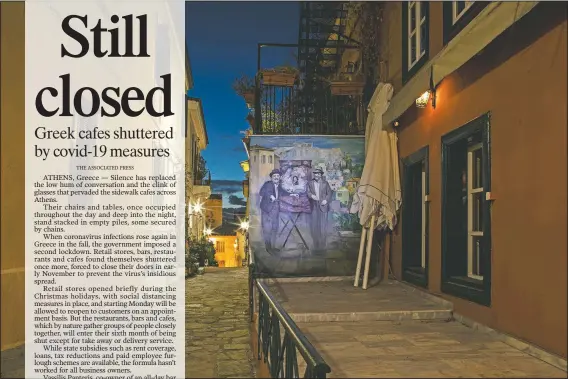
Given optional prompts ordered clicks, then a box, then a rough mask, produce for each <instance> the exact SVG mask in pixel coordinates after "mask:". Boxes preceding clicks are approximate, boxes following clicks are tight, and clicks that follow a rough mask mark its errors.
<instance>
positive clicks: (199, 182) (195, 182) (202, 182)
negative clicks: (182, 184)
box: [193, 178, 211, 186]
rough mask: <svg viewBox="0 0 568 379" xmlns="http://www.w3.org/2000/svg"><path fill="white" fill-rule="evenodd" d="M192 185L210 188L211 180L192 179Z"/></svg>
mask: <svg viewBox="0 0 568 379" xmlns="http://www.w3.org/2000/svg"><path fill="white" fill-rule="evenodd" d="M193 185H194V186H210V185H211V179H210V178H203V179H194V180H193Z"/></svg>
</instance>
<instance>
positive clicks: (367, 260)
mask: <svg viewBox="0 0 568 379" xmlns="http://www.w3.org/2000/svg"><path fill="white" fill-rule="evenodd" d="M374 232H375V215H373V216H372V217H371V225H370V226H369V238H368V240H367V255H366V256H365V271H364V273H363V289H364V290H366V289H367V283H368V281H369V266H370V265H371V250H372V249H373V233H374Z"/></svg>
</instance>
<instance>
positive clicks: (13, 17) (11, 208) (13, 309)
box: [0, 2, 25, 350]
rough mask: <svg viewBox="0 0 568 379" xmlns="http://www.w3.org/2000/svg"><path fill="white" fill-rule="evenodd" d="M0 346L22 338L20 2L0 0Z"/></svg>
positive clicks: (20, 341) (6, 346)
mask: <svg viewBox="0 0 568 379" xmlns="http://www.w3.org/2000/svg"><path fill="white" fill-rule="evenodd" d="M0 17H1V21H0V30H1V32H0V39H1V40H0V49H1V53H0V56H1V61H0V67H1V70H0V75H1V76H0V101H1V103H0V128H1V137H0V143H1V145H0V154H1V162H2V163H1V168H0V174H1V176H2V180H0V183H1V194H2V198H1V201H0V204H1V205H0V209H1V234H2V238H1V240H0V258H1V264H0V267H1V280H2V295H1V296H2V297H1V299H2V300H1V308H2V321H1V323H2V324H1V327H2V330H1V332H2V333H1V335H2V340H1V343H2V350H6V349H9V348H12V347H16V346H18V345H21V344H23V343H24V340H25V330H24V318H25V317H24V311H25V305H24V290H25V283H24V275H25V251H24V248H25V239H24V235H25V234H24V217H25V215H24V209H25V198H24V185H25V177H24V175H25V158H24V149H25V137H24V132H25V129H24V127H25V124H24V114H25V104H24V94H25V88H24V78H25V72H24V51H25V45H24V44H25V39H24V26H25V17H24V3H23V2H0Z"/></svg>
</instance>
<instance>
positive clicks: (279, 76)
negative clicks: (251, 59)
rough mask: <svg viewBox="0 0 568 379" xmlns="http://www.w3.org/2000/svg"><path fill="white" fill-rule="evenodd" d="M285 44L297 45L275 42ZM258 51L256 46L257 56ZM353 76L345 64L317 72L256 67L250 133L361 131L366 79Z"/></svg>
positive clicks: (339, 133)
mask: <svg viewBox="0 0 568 379" xmlns="http://www.w3.org/2000/svg"><path fill="white" fill-rule="evenodd" d="M290 46H294V47H297V46H299V45H276V47H290ZM262 47H273V46H272V45H271V44H262ZM344 48H345V47H344ZM335 50H339V49H335ZM262 51H263V50H262V49H261V48H260V47H259V54H261V53H262ZM338 54H339V53H338ZM259 60H260V59H259ZM349 70H351V72H348V71H349ZM355 76H356V75H355V74H354V72H353V68H351V69H349V68H348V67H346V71H345V72H344V71H339V73H330V72H329V71H328V73H327V75H321V74H309V73H306V72H302V71H300V70H299V69H294V68H293V67H288V68H285V69H283V68H280V69H278V68H277V69H262V68H260V66H259V74H258V75H257V76H256V80H255V96H254V100H255V101H254V113H253V114H254V117H252V122H251V124H252V125H251V126H252V128H253V132H254V134H274V135H276V134H312V135H314V134H315V135H317V134H319V135H322V134H323V135H356V134H365V122H366V110H365V86H366V83H365V82H364V80H356V81H354V80H353V78H354V77H355ZM250 118H251V117H250V116H249V119H250Z"/></svg>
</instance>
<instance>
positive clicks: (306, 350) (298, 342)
mask: <svg viewBox="0 0 568 379" xmlns="http://www.w3.org/2000/svg"><path fill="white" fill-rule="evenodd" d="M255 272H256V270H255V265H254V263H251V264H250V265H249V275H250V276H249V306H250V314H251V322H253V320H254V318H253V314H254V305H255V299H254V292H255V291H254V290H255V287H256V290H257V291H256V294H257V296H258V329H257V332H258V341H257V349H258V360H261V359H263V360H264V363H265V364H266V365H267V367H268V370H269V372H270V376H271V377H272V378H300V377H301V376H300V370H299V364H298V354H297V353H298V352H299V353H300V356H301V358H302V359H303V361H304V362H305V364H306V368H305V371H304V374H303V378H326V376H327V374H329V373H330V372H331V368H330V367H329V365H328V364H327V363H326V362H325V360H324V359H323V358H322V357H321V355H320V354H319V353H318V351H317V350H316V348H315V347H314V346H313V345H312V344H311V343H310V341H309V340H308V339H307V337H306V336H305V335H304V334H303V333H302V331H301V330H300V328H299V327H298V326H297V325H296V323H295V322H294V320H292V318H291V317H290V315H289V314H288V313H287V312H286V311H285V310H284V308H283V307H282V305H280V304H279V303H278V301H277V300H276V299H275V298H274V296H273V295H272V293H271V292H270V290H269V289H268V287H267V285H266V284H265V283H263V282H262V281H260V279H259V278H257V277H256V275H255ZM282 330H283V332H284V336H283V338H281V331H282Z"/></svg>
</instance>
